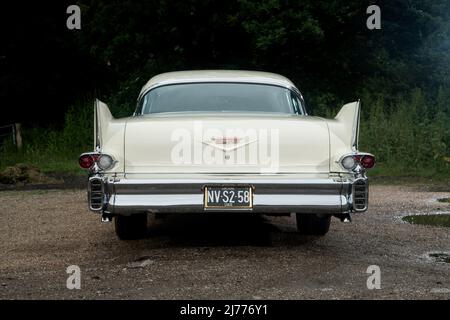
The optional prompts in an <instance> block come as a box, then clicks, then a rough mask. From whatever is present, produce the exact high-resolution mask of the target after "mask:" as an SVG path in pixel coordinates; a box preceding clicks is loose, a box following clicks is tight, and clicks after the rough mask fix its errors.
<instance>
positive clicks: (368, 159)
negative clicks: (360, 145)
mask: <svg viewBox="0 0 450 320" xmlns="http://www.w3.org/2000/svg"><path fill="white" fill-rule="evenodd" d="M361 165H362V166H363V167H364V168H366V169H370V168H373V166H374V165H375V157H374V156H372V155H365V156H364V157H362V159H361Z"/></svg>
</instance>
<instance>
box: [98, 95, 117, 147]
mask: <svg viewBox="0 0 450 320" xmlns="http://www.w3.org/2000/svg"><path fill="white" fill-rule="evenodd" d="M113 119H114V118H113V116H112V114H111V111H109V108H108V106H107V105H106V104H105V103H103V102H101V101H100V100H98V99H95V102H94V150H95V151H99V150H101V148H102V145H103V142H104V141H103V140H102V139H103V137H104V136H105V134H106V132H107V130H108V126H109V124H110V123H111V121H112V120H113Z"/></svg>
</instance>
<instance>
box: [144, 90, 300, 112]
mask: <svg viewBox="0 0 450 320" xmlns="http://www.w3.org/2000/svg"><path fill="white" fill-rule="evenodd" d="M163 112H275V113H291V114H294V113H297V114H302V104H301V100H300V99H299V97H298V96H297V94H296V93H294V92H293V91H291V90H289V89H286V88H282V87H277V86H272V85H264V84H248V83H188V84H175V85H167V86H161V87H157V88H155V89H152V90H150V91H149V92H148V93H146V94H145V95H144V96H143V97H142V99H141V101H140V104H139V112H138V113H139V114H153V113H163Z"/></svg>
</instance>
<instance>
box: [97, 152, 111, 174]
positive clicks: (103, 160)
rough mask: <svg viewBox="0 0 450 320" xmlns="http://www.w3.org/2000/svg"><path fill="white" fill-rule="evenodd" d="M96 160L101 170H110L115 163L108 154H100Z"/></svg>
mask: <svg viewBox="0 0 450 320" xmlns="http://www.w3.org/2000/svg"><path fill="white" fill-rule="evenodd" d="M96 162H97V165H98V167H99V168H100V169H101V170H108V169H110V168H111V167H112V166H113V165H114V160H113V158H111V156H109V155H107V154H102V155H100V157H99V158H98V159H97V161H96Z"/></svg>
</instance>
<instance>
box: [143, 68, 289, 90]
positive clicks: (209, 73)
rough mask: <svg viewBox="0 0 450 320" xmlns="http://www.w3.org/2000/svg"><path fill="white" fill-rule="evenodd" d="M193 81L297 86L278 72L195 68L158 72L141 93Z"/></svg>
mask: <svg viewBox="0 0 450 320" xmlns="http://www.w3.org/2000/svg"><path fill="white" fill-rule="evenodd" d="M191 82H247V83H263V84H271V85H277V86H282V87H287V88H290V87H294V88H295V86H294V84H293V83H292V82H291V81H290V80H289V79H288V78H286V77H283V76H281V75H279V74H276V73H269V72H260V71H244V70H193V71H175V72H167V73H161V74H158V75H156V76H154V77H153V78H151V79H150V80H149V81H148V82H147V83H146V84H145V86H143V87H142V90H141V94H142V93H144V92H146V91H148V90H149V89H151V88H153V87H157V86H162V85H167V84H176V83H191Z"/></svg>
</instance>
